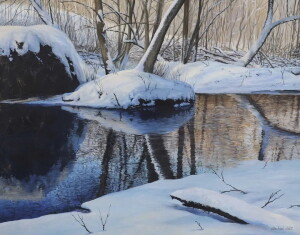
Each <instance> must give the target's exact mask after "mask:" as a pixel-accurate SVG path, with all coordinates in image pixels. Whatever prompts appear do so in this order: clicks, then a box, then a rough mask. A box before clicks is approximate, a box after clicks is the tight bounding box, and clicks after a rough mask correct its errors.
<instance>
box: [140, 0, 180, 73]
mask: <svg viewBox="0 0 300 235" xmlns="http://www.w3.org/2000/svg"><path fill="white" fill-rule="evenodd" d="M184 2H185V0H174V1H173V3H172V5H171V6H170V7H169V9H168V11H167V12H166V13H165V15H164V18H163V19H162V20H161V22H160V24H159V27H158V29H157V30H156V32H155V34H154V37H153V39H152V41H151V43H150V45H149V47H148V49H147V51H146V52H145V54H144V55H143V57H142V59H141V61H140V62H139V64H138V66H137V69H139V70H142V71H144V72H148V73H152V72H153V68H154V64H155V62H156V59H157V56H158V54H159V51H160V49H161V46H162V44H163V41H164V39H165V36H166V34H167V31H168V29H169V27H170V24H171V22H172V21H173V19H174V18H175V16H176V15H177V13H178V12H179V10H180V8H181V7H182V5H183V4H184Z"/></svg>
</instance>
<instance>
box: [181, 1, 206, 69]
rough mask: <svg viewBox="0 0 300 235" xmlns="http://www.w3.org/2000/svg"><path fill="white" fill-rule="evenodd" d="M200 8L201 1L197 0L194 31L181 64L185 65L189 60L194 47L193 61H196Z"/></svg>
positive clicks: (201, 5)
mask: <svg viewBox="0 0 300 235" xmlns="http://www.w3.org/2000/svg"><path fill="white" fill-rule="evenodd" d="M202 7H203V0H199V6H198V14H197V22H196V25H195V29H194V31H193V34H192V37H191V39H190V42H189V46H188V48H187V52H186V55H185V57H184V60H183V63H184V64H186V63H187V62H188V60H189V57H190V54H191V53H192V49H193V47H194V46H195V55H194V61H195V60H196V59H197V51H198V43H199V39H198V38H199V32H200V26H201V25H200V20H201V13H202Z"/></svg>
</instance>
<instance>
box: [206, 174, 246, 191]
mask: <svg viewBox="0 0 300 235" xmlns="http://www.w3.org/2000/svg"><path fill="white" fill-rule="evenodd" d="M211 170H212V171H213V173H214V174H215V175H216V176H217V177H218V178H219V179H220V180H222V181H223V183H224V184H226V185H227V186H229V187H230V188H231V190H226V191H221V193H229V192H240V193H242V194H247V192H245V191H243V190H241V189H238V188H236V187H234V186H232V185H231V184H228V183H227V182H226V181H225V179H224V175H223V171H222V172H221V174H219V173H218V172H216V171H215V170H214V169H211Z"/></svg>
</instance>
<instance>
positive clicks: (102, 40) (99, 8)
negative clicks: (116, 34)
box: [95, 0, 113, 74]
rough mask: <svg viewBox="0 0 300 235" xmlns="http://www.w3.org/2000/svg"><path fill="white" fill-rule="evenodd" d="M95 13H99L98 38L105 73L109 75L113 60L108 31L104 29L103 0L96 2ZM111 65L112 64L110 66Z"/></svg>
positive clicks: (96, 0)
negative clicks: (108, 44)
mask: <svg viewBox="0 0 300 235" xmlns="http://www.w3.org/2000/svg"><path fill="white" fill-rule="evenodd" d="M95 11H96V13H97V23H96V26H97V36H98V41H99V47H100V52H101V56H102V62H103V65H104V69H105V73H106V74H109V73H110V70H111V68H109V66H112V63H113V62H112V60H111V58H110V55H109V51H108V46H107V36H106V31H105V29H104V27H105V22H104V14H103V2H102V0H95ZM109 63H111V64H109Z"/></svg>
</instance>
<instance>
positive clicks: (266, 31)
mask: <svg viewBox="0 0 300 235" xmlns="http://www.w3.org/2000/svg"><path fill="white" fill-rule="evenodd" d="M273 8H274V0H268V14H267V18H266V21H265V24H264V27H263V29H262V31H261V33H260V35H259V37H258V39H257V40H256V42H255V43H254V44H253V45H252V46H251V48H250V49H249V51H248V52H247V53H246V54H245V55H244V56H243V58H242V59H241V60H242V63H243V66H245V67H246V66H247V65H249V64H250V63H251V61H252V60H253V58H254V57H255V55H256V54H257V52H258V51H259V50H260V49H261V47H262V46H263V45H264V43H265V41H266V39H267V38H268V36H269V35H270V33H271V31H272V30H273V29H274V28H275V27H277V26H278V25H281V24H284V23H287V22H290V21H294V20H299V19H300V15H296V16H290V17H287V18H283V19H280V20H278V21H275V22H272V21H273Z"/></svg>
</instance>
